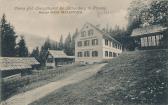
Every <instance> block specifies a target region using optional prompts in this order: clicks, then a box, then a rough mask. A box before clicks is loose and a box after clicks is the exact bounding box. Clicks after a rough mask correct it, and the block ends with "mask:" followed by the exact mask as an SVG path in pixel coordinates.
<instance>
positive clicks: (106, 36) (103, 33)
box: [84, 22, 121, 44]
mask: <svg viewBox="0 0 168 105" xmlns="http://www.w3.org/2000/svg"><path fill="white" fill-rule="evenodd" d="M86 24H88V25H90V26H91V27H93V28H94V29H96V30H97V31H98V32H99V33H100V34H101V35H103V37H105V38H108V39H109V40H112V41H114V42H116V43H118V44H121V43H120V42H119V41H117V40H116V39H115V38H113V37H111V36H110V35H109V34H108V33H106V32H103V31H102V30H100V29H99V28H97V27H96V26H94V25H93V24H91V23H88V22H87V23H85V25H86ZM85 25H84V26H85Z"/></svg>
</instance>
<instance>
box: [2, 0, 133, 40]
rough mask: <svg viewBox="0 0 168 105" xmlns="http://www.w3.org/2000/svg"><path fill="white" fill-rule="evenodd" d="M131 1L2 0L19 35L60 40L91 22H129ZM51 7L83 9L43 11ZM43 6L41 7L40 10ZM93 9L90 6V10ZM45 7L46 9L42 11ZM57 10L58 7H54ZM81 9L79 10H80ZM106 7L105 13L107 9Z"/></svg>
mask: <svg viewBox="0 0 168 105" xmlns="http://www.w3.org/2000/svg"><path fill="white" fill-rule="evenodd" d="M130 1H131V0H0V16H2V14H3V13H5V14H6V18H7V20H8V21H9V22H10V23H11V24H12V25H13V26H14V27H15V31H16V32H17V33H18V34H26V35H29V34H31V35H35V36H40V37H48V36H49V37H50V38H51V39H52V40H56V41H58V40H59V38H60V36H61V35H63V37H66V35H68V33H69V32H70V33H72V32H74V31H75V29H76V28H78V29H79V30H80V28H82V26H83V25H84V24H85V23H86V22H89V23H91V24H93V25H98V24H101V27H103V26H108V27H114V26H115V25H116V24H117V25H119V26H120V27H126V25H127V8H128V7H129V4H130ZM47 7H48V8H51V7H55V8H56V7H58V8H60V7H64V8H66V9H67V7H69V8H70V9H72V7H73V8H74V9H72V10H73V11H76V8H78V10H79V8H80V10H81V11H82V13H81V14H75V13H72V14H56V13H39V11H41V12H48V11H49V10H48V9H47V10H44V9H46V8H47ZM39 8H41V10H39ZM88 8H90V9H88ZM42 9H43V10H42ZM54 10H55V11H57V9H54ZM54 10H52V11H54ZM78 10H77V11H78ZM104 10H105V12H104Z"/></svg>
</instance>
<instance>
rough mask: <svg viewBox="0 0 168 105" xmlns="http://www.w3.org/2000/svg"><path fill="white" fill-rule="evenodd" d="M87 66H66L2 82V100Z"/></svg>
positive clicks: (38, 71) (34, 72)
mask: <svg viewBox="0 0 168 105" xmlns="http://www.w3.org/2000/svg"><path fill="white" fill-rule="evenodd" d="M90 66H91V65H88V66H80V65H67V66H64V67H60V68H56V69H49V70H37V71H33V74H31V75H28V76H23V77H21V78H15V79H12V80H3V81H2V99H3V100H5V99H7V98H9V97H11V96H13V95H15V94H18V93H21V92H26V91H28V90H31V89H34V88H37V87H40V86H43V85H45V84H47V83H50V82H53V81H57V80H60V79H62V78H65V77H67V76H69V75H72V74H73V73H77V72H79V71H81V70H84V69H87V68H89V67H90Z"/></svg>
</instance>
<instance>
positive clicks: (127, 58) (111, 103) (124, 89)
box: [31, 50, 168, 105]
mask: <svg viewBox="0 0 168 105" xmlns="http://www.w3.org/2000/svg"><path fill="white" fill-rule="evenodd" d="M167 70H168V50H151V51H134V52H124V53H123V54H121V55H120V56H119V57H116V58H114V59H113V60H111V62H109V64H107V65H106V66H105V67H103V68H102V70H101V71H100V72H98V73H97V74H96V75H95V76H94V77H91V78H89V79H87V80H84V81H82V82H80V83H77V84H73V85H69V86H66V87H64V88H62V89H59V90H57V91H55V92H53V93H52V94H50V95H48V96H46V97H44V98H42V99H40V100H37V101H36V102H33V103H32V104H31V105H167V103H168V102H167V99H168V97H167V96H168V72H167Z"/></svg>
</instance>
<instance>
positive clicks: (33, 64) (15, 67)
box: [0, 57, 40, 77]
mask: <svg viewBox="0 0 168 105" xmlns="http://www.w3.org/2000/svg"><path fill="white" fill-rule="evenodd" d="M39 64H40V63H39V62H38V61H37V60H36V59H35V58H33V57H0V71H1V73H2V77H7V76H11V75H15V74H18V73H21V74H22V75H23V74H26V73H30V72H31V70H33V69H36V68H37V67H38V66H39Z"/></svg>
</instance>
